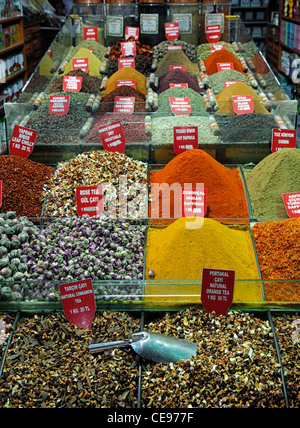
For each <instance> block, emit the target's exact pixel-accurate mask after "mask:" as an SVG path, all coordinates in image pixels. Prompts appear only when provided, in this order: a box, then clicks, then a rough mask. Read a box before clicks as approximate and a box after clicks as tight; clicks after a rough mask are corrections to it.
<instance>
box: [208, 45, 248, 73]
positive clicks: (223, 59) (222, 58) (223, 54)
mask: <svg viewBox="0 0 300 428" xmlns="http://www.w3.org/2000/svg"><path fill="white" fill-rule="evenodd" d="M228 62H231V63H233V66H234V69H235V70H236V71H239V72H240V73H244V71H243V67H242V64H241V62H240V61H239V60H238V59H237V58H236V56H234V55H233V54H232V53H231V52H229V51H227V50H226V49H222V50H220V51H216V52H214V53H212V54H211V55H209V57H208V58H207V59H206V60H205V67H206V73H207V74H208V75H211V74H215V73H218V71H219V70H218V64H223V63H228Z"/></svg>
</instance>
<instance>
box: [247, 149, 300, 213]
mask: <svg viewBox="0 0 300 428" xmlns="http://www.w3.org/2000/svg"><path fill="white" fill-rule="evenodd" d="M245 176H246V182H247V187H248V191H249V197H250V202H251V206H252V211H253V216H254V217H255V218H265V219H286V218H288V216H287V213H286V209H285V206H284V202H283V198H282V195H283V194H284V193H297V192H299V191H300V150H298V149H283V150H279V151H278V152H275V153H272V154H271V155H269V156H267V157H266V158H265V159H263V160H262V161H261V162H260V163H259V164H258V165H256V166H255V168H254V169H253V170H252V171H251V172H247V171H246V172H245Z"/></svg>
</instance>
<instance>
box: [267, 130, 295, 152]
mask: <svg viewBox="0 0 300 428" xmlns="http://www.w3.org/2000/svg"><path fill="white" fill-rule="evenodd" d="M296 140H297V131H296V130H295V129H273V138H272V152H273V153H274V152H278V150H281V149H294V148H296Z"/></svg>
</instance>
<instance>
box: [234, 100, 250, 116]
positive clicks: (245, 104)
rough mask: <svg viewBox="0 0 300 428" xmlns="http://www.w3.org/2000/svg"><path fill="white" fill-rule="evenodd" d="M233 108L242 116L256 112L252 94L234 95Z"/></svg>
mask: <svg viewBox="0 0 300 428" xmlns="http://www.w3.org/2000/svg"><path fill="white" fill-rule="evenodd" d="M232 103H233V109H234V111H235V113H236V114H237V115H238V116H240V115H243V114H250V113H253V112H254V102H253V97H252V96H251V95H241V96H239V95H236V96H233V97H232Z"/></svg>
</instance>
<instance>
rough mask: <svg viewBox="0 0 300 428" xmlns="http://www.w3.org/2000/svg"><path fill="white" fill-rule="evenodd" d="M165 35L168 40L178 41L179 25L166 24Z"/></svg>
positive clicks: (175, 23) (173, 23) (176, 23)
mask: <svg viewBox="0 0 300 428" xmlns="http://www.w3.org/2000/svg"><path fill="white" fill-rule="evenodd" d="M165 35H166V38H167V40H169V41H170V40H177V39H178V37H179V23H178V22H165Z"/></svg>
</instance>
